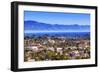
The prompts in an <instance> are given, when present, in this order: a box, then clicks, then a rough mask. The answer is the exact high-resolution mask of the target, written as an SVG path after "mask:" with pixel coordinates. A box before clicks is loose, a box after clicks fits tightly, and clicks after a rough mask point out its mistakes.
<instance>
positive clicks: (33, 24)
mask: <svg viewBox="0 0 100 73" xmlns="http://www.w3.org/2000/svg"><path fill="white" fill-rule="evenodd" d="M24 30H25V31H79V32H89V31H90V25H79V24H49V23H42V22H38V21H24Z"/></svg>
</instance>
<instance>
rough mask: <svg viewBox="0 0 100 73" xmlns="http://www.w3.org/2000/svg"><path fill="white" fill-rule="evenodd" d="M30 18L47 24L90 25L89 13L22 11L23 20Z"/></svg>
mask: <svg viewBox="0 0 100 73" xmlns="http://www.w3.org/2000/svg"><path fill="white" fill-rule="evenodd" d="M30 20H34V21H38V22H43V23H49V24H63V25H72V24H78V25H90V14H85V13H62V12H40V11H24V21H30Z"/></svg>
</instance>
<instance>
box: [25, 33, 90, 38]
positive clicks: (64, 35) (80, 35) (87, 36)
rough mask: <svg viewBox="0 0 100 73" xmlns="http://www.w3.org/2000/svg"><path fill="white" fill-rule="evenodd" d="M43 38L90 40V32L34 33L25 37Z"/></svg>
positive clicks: (26, 34)
mask: <svg viewBox="0 0 100 73" xmlns="http://www.w3.org/2000/svg"><path fill="white" fill-rule="evenodd" d="M32 36H35V37H42V36H49V37H51V36H55V37H68V38H74V37H76V38H79V37H80V38H89V37H90V32H32V33H24V37H32Z"/></svg>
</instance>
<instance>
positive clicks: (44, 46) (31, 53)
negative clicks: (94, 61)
mask: <svg viewBox="0 0 100 73" xmlns="http://www.w3.org/2000/svg"><path fill="white" fill-rule="evenodd" d="M24 50H25V55H24V58H25V61H41V60H44V61H45V60H71V59H88V58H90V40H89V39H67V38H64V37H61V38H60V37H58V38H54V37H53V38H50V37H45V38H44V37H43V38H37V39H32V38H31V39H24Z"/></svg>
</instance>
